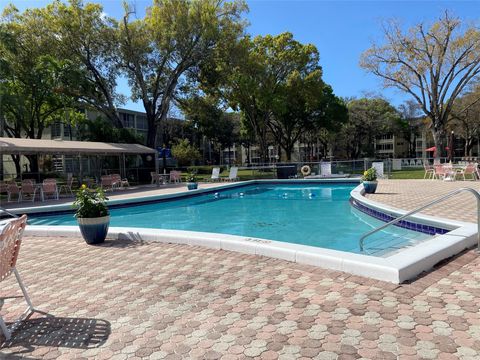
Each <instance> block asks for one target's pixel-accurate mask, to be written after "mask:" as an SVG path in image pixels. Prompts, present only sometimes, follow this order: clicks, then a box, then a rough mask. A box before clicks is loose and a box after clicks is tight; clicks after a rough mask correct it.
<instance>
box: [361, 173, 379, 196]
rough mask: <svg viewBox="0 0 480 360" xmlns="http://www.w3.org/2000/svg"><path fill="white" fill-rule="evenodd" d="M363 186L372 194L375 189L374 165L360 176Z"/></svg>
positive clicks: (376, 182)
mask: <svg viewBox="0 0 480 360" xmlns="http://www.w3.org/2000/svg"><path fill="white" fill-rule="evenodd" d="M362 182H363V188H364V189H365V192H366V193H367V194H373V193H375V191H376V190H377V184H378V181H377V170H376V169H375V168H374V167H371V168H370V169H368V170H366V171H365V172H364V173H363V176H362Z"/></svg>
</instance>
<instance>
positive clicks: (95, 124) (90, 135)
mask: <svg viewBox="0 0 480 360" xmlns="http://www.w3.org/2000/svg"><path fill="white" fill-rule="evenodd" d="M79 134H80V139H81V140H83V141H99V142H111V143H126V144H141V143H143V139H142V138H141V137H140V136H138V135H136V134H135V133H134V132H133V130H131V129H126V128H120V129H119V128H117V127H114V126H113V125H112V124H111V123H110V122H109V121H106V120H105V119H102V118H97V119H95V120H85V121H83V122H82V123H81V125H80V126H79Z"/></svg>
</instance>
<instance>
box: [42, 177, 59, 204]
mask: <svg viewBox="0 0 480 360" xmlns="http://www.w3.org/2000/svg"><path fill="white" fill-rule="evenodd" d="M41 195H42V201H45V197H48V196H49V195H51V196H53V198H54V199H55V200H58V187H57V180H56V179H45V180H43V183H42V192H41Z"/></svg>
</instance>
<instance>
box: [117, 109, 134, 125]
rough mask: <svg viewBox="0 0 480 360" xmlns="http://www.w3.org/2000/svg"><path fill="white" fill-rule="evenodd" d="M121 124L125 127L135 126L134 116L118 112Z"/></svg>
mask: <svg viewBox="0 0 480 360" xmlns="http://www.w3.org/2000/svg"><path fill="white" fill-rule="evenodd" d="M120 115H121V119H122V124H123V126H124V127H126V128H133V127H135V117H134V116H133V115H132V114H127V113H120Z"/></svg>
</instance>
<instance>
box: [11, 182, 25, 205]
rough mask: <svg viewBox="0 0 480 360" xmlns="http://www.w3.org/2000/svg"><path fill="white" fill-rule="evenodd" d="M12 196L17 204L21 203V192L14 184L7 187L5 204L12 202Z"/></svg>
mask: <svg viewBox="0 0 480 360" xmlns="http://www.w3.org/2000/svg"><path fill="white" fill-rule="evenodd" d="M12 195H15V196H16V197H17V201H18V202H20V201H22V190H20V188H19V187H18V185H17V184H16V183H15V182H12V183H10V184H8V185H7V202H10V201H12Z"/></svg>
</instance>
